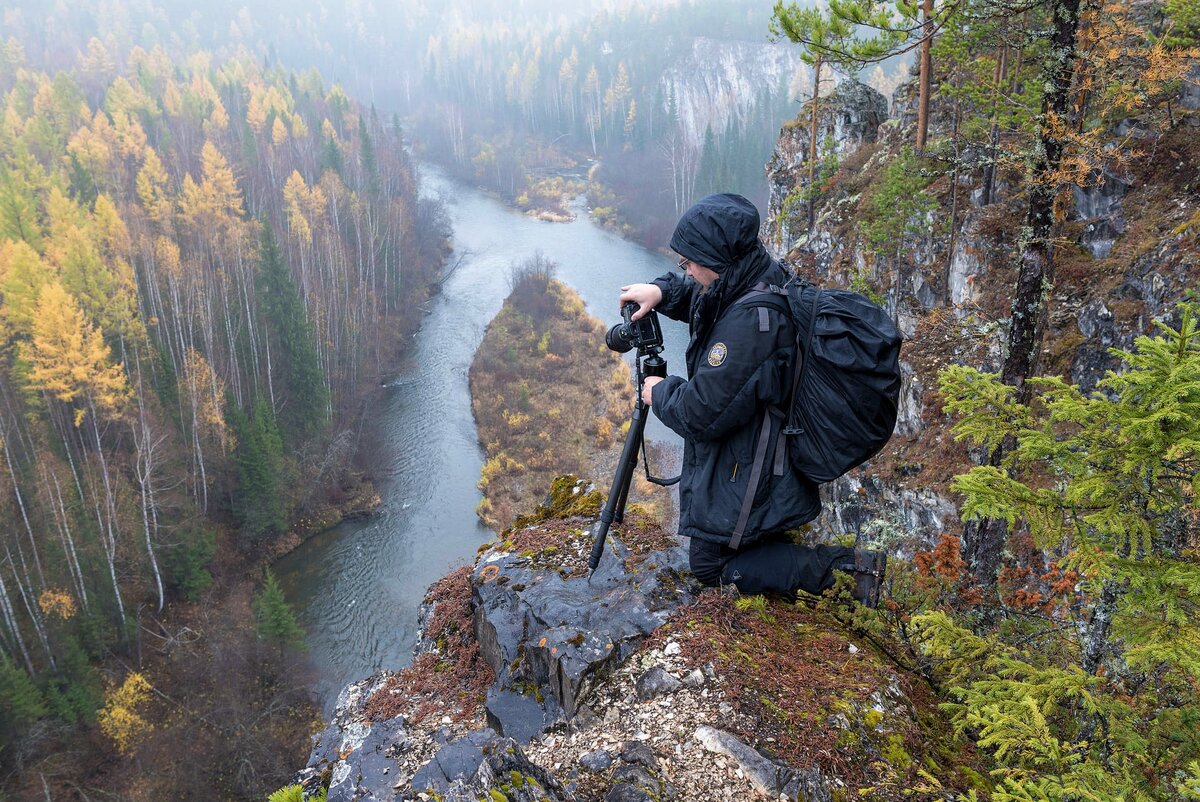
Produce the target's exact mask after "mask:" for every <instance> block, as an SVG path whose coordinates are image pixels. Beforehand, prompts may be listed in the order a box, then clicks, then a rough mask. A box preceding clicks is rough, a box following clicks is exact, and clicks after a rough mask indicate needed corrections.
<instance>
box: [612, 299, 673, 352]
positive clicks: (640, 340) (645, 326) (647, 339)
mask: <svg viewBox="0 0 1200 802" xmlns="http://www.w3.org/2000/svg"><path fill="white" fill-rule="evenodd" d="M637 310H638V305H637V304H636V303H635V302H633V301H626V302H625V303H624V304H623V305H622V306H621V317H622V318H624V322H623V323H618V324H617V325H615V326H613V327H612V328H611V329H609V330H608V333H607V334H605V335H604V343H605V344H606V345H607V346H608V347H609V348H610V349H612V350H613V351H616V352H617V353H618V354H623V353H625V352H626V351H631V350H633V349H634V348H637V349H638V350H639V351H641V350H645V349H649V348H659V347H661V346H662V343H663V338H662V328H661V327H660V326H659V325H658V313H657V312H655V311H654V310H653V309H651V310H650V311H649V312H647V313H646V315H645V316H644V317H642V318H641V319H640V320H637V321H635V320H634V319H633V313H634V312H636V311H637Z"/></svg>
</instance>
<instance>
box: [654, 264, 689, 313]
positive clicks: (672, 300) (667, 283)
mask: <svg viewBox="0 0 1200 802" xmlns="http://www.w3.org/2000/svg"><path fill="white" fill-rule="evenodd" d="M650 283H651V284H654V285H656V286H657V287H658V288H659V289H660V290H662V294H663V297H662V301H660V302H659V304H658V306H656V307H654V308H655V309H656V310H657V311H658V312H659V313H661V314H663V315H666V316H667V317H669V318H671V320H682V321H684V322H685V323H686V322H687V319H688V314H689V312H690V311H691V308H692V288H693V285H692V284H690V283H688V282H687V281H686V280H685V279H684V278H683V277H682V276H678V275H676V274H674V273H667V274H666V275H665V276H659V277H658V278H656V279H654V281H652V282H650Z"/></svg>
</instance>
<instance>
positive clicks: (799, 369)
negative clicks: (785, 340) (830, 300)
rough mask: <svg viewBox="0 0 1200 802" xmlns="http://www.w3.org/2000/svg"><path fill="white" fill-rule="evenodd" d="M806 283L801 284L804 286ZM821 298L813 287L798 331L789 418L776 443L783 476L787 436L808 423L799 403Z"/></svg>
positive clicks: (779, 472) (777, 463) (777, 462)
mask: <svg viewBox="0 0 1200 802" xmlns="http://www.w3.org/2000/svg"><path fill="white" fill-rule="evenodd" d="M803 286H804V285H801V287H803ZM820 300H821V288H820V287H816V286H814V287H813V299H812V306H810V307H809V310H808V320H807V321H806V323H805V326H804V331H803V332H799V331H797V332H796V361H795V363H794V364H793V366H792V388H791V390H790V391H789V392H788V400H787V407H786V409H787V411H788V419H787V423H786V424H785V425H784V427H783V430H782V431H780V432H779V440H778V441H776V443H775V466H774V473H775V475H776V476H783V472H784V465H785V458H786V456H787V438H788V437H789V436H794V435H800V434H804V427H805V425H806V423H805V421H804V419H803V415H804V412H803V410H801V409H799V407H800V405H799V404H797V403H796V402H797V400H798V398H799V393H800V388H801V387H803V386H804V377H805V375H807V373H808V363H809V359H808V355H809V354H810V353H811V352H812V343H813V333H814V332H815V331H816V327H817V304H818V303H819V302H820Z"/></svg>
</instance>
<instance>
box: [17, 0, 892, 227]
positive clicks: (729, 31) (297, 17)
mask: <svg viewBox="0 0 1200 802" xmlns="http://www.w3.org/2000/svg"><path fill="white" fill-rule="evenodd" d="M770 13H771V5H770V4H769V3H765V2H764V3H745V2H738V1H737V0H685V1H669V0H659V2H619V3H617V2H600V0H592V1H591V2H579V3H565V4H564V3H553V2H515V3H509V2H486V1H483V0H481V1H480V2H463V1H462V0H452V2H444V3H443V2H426V1H425V0H408V1H407V2H402V3H364V2H350V3H346V4H344V5H341V4H331V3H316V4H311V5H306V4H293V3H281V2H257V3H241V2H225V1H224V0H218V1H217V2H214V3H211V4H207V5H206V6H205V8H204V9H203V10H202V11H201V10H199V9H197V8H196V7H195V6H194V5H193V4H190V3H173V2H150V1H147V0H139V1H138V2H131V3H118V2H113V3H97V4H89V5H88V6H86V7H83V8H81V7H79V6H78V5H76V4H67V3H63V2H60V3H58V4H56V5H55V6H54V7H53V9H51V10H47V9H46V7H45V5H44V4H43V3H38V2H16V3H13V4H9V7H8V8H7V9H6V11H5V22H6V27H7V28H8V30H9V31H11V32H13V33H19V34H20V38H21V39H22V41H24V42H25V43H26V48H27V53H26V55H27V58H28V59H29V61H30V63H31V64H39V63H50V62H54V61H56V60H58V61H60V60H62V59H66V58H70V57H73V56H74V54H76V53H78V52H82V50H83V49H85V48H86V45H87V42H88V41H89V39H90V38H91V37H93V36H95V37H97V39H98V40H99V41H100V42H101V43H103V44H104V45H105V47H106V48H107V49H108V50H109V51H111V53H112V54H114V55H116V54H119V53H122V52H126V51H128V50H129V49H131V48H132V47H134V46H140V47H143V48H147V49H149V48H152V47H153V46H155V45H161V46H163V47H165V48H166V49H167V50H168V52H182V51H186V50H189V49H190V50H195V49H204V50H206V51H209V52H211V53H213V54H214V55H215V56H216V57H217V58H218V59H219V58H220V57H221V54H230V53H236V52H238V51H243V50H244V51H245V52H248V53H250V54H251V55H252V56H254V57H255V58H256V59H258V60H260V61H261V62H262V63H263V64H267V65H273V66H279V67H281V68H283V69H285V70H294V71H297V72H300V73H303V72H306V71H308V70H310V69H311V70H315V71H316V72H317V73H318V74H319V75H320V77H321V80H323V81H324V82H325V83H326V84H331V83H335V82H336V83H338V84H340V85H341V87H342V88H343V90H344V91H345V92H346V94H347V95H348V96H350V97H353V98H354V99H355V100H357V101H359V102H362V103H363V104H364V105H368V106H371V107H372V108H373V109H374V111H375V112H377V113H378V114H380V115H381V116H382V117H383V118H384V119H385V120H387V121H389V122H397V123H399V124H401V125H403V126H404V132H405V136H406V138H407V139H409V140H410V141H411V142H412V143H413V144H414V146H415V147H416V149H417V153H418V154H419V155H421V156H423V157H424V158H428V159H431V160H433V161H436V162H438V163H441V164H443V165H445V166H446V167H447V168H448V169H449V170H450V171H451V172H452V173H453V174H455V175H457V176H459V177H462V178H464V179H467V180H470V181H473V182H475V183H478V184H480V185H482V186H485V187H487V188H489V189H492V190H494V191H497V192H499V193H501V194H502V195H503V196H504V197H505V198H507V199H508V200H510V201H512V202H516V203H518V205H520V206H522V207H523V208H526V209H531V210H537V209H539V208H542V207H545V206H547V205H553V203H551V202H550V201H549V200H548V198H543V196H553V195H561V194H562V192H563V190H564V187H563V186H562V185H561V184H555V185H549V184H547V183H545V179H546V178H547V177H550V176H558V177H571V176H574V177H576V178H580V179H583V178H587V179H589V183H588V184H587V185H586V190H587V191H588V194H589V202H590V203H591V205H592V206H593V208H594V209H596V210H597V212H596V215H595V216H596V217H597V219H599V220H601V221H602V222H603V223H604V224H606V225H608V226H609V227H611V228H613V229H614V230H618V231H620V232H622V233H623V234H625V235H626V236H630V237H633V238H635V239H637V240H638V241H641V242H643V243H645V244H646V245H648V246H650V247H661V246H662V244H663V242H664V240H665V235H666V234H667V233H669V227H670V225H671V224H672V223H673V221H674V219H675V217H677V215H678V213H679V212H680V211H681V210H682V208H685V207H686V206H687V205H688V204H689V203H690V201H691V200H694V199H695V198H697V197H699V196H701V195H703V194H706V193H707V192H710V191H714V190H717V189H721V190H732V191H738V192H742V193H743V194H746V195H747V196H749V197H750V198H751V199H752V200H754V201H755V202H756V203H758V204H759V206H760V208H761V207H764V206H765V201H766V190H765V182H764V179H763V164H764V162H765V161H766V158H767V157H768V156H769V154H770V150H771V147H772V145H773V143H774V141H775V138H776V136H777V134H778V130H779V127H780V126H781V125H782V124H783V123H784V122H785V121H786V120H788V119H789V118H791V117H792V116H794V114H795V113H796V112H797V110H798V101H797V98H799V97H801V96H802V95H804V93H805V90H806V87H807V86H809V85H811V84H810V81H811V78H810V73H811V70H810V69H809V68H808V67H806V66H804V65H802V64H801V63H800V61H799V58H798V51H797V48H796V47H795V46H794V45H791V44H790V43H782V44H775V43H770V42H769V41H768V21H769V18H770ZM864 73H865V74H864V75H863V76H862V77H863V79H864V80H869V81H870V82H871V83H872V84H873V85H875V86H876V87H877V88H880V89H881V90H883V91H884V93H885V95H890V92H891V88H892V87H893V86H894V85H895V83H896V82H897V81H898V80H899V79H900V77H902V73H904V69H903V68H901V67H897V66H895V65H893V64H891V63H885V64H884V65H882V66H873V67H871V68H870V69H867V70H865V71H864ZM825 81H826V89H828V88H831V87H832V85H833V83H834V79H833V77H832V76H829V75H826V77H825ZM597 164H599V167H598V168H597V169H595V170H593V171H592V172H591V173H589V172H588V171H589V170H591V169H592V168H594V167H595V165H597ZM577 186H578V188H579V189H584V188H585V185H584V184H582V183H580V184H578V185H577ZM566 190H567V192H573V191H574V188H573V187H572V186H567V187H566Z"/></svg>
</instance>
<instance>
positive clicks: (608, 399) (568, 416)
mask: <svg viewBox="0 0 1200 802" xmlns="http://www.w3.org/2000/svg"><path fill="white" fill-rule="evenodd" d="M604 331H605V329H604V327H603V326H602V324H601V323H600V322H599V321H598V320H596V319H595V318H592V317H590V316H589V315H588V314H587V312H586V311H585V310H584V306H583V301H582V300H580V298H579V296H578V295H576V294H575V292H574V291H573V290H571V289H570V288H568V287H567V286H566V285H564V284H562V283H561V282H559V281H556V280H554V279H552V278H549V277H548V276H545V275H542V274H538V275H533V276H525V277H524V278H523V279H522V280H520V281H519V282H518V284H517V286H516V287H515V289H514V290H513V292H512V294H511V295H510V296H509V298H508V300H507V301H505V303H504V306H503V308H502V309H501V310H500V313H499V314H498V315H496V318H495V319H494V320H493V321H492V322H491V324H490V325H489V326H488V330H487V333H486V334H485V335H484V338H483V342H482V343H481V344H480V346H479V350H478V352H477V353H476V354H475V360H474V362H473V363H472V365H471V398H472V408H473V410H474V412H475V422H476V425H477V427H478V430H479V439H480V442H482V443H483V445H484V450H485V452H486V458H487V461H486V463H485V464H484V467H483V471H482V476H481V477H480V482H479V486H480V489H481V490H482V491H483V494H484V500H483V502H482V503H481V504H480V508H479V516H480V518H481V519H482V520H483V521H484V523H486V524H488V525H489V526H491V527H493V528H495V529H503V528H505V527H507V526H508V525H509V523H510V522H511V521H512V520H513V518H514V517H516V515H517V514H518V513H520V512H522V511H525V510H529V509H530V508H531V506H532V505H533V504H534V503H536V501H537V500H538V498H539V496H538V495H537V494H538V493H539V492H541V491H543V490H544V488H546V487H548V486H549V485H550V483H551V481H552V480H553V478H554V477H555V476H558V475H560V474H564V473H574V474H577V475H579V476H583V477H586V478H588V479H592V480H596V481H600V480H604V479H606V477H604V476H602V473H603V472H602V471H601V470H600V467H601V466H602V465H605V464H611V463H612V461H613V460H615V456H614V454H615V452H616V451H617V450H618V449H619V447H620V438H621V436H622V431H621V427H622V425H623V424H624V423H625V422H626V421H627V420H628V417H629V414H630V411H631V409H632V404H633V387H632V383H631V380H630V376H629V370H628V368H627V367H626V365H625V364H624V362H623V361H622V360H621V358H620V357H619V356H618V355H617V354H615V353H613V352H611V351H609V350H608V348H607V347H605V345H604Z"/></svg>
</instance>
